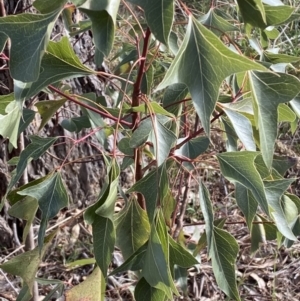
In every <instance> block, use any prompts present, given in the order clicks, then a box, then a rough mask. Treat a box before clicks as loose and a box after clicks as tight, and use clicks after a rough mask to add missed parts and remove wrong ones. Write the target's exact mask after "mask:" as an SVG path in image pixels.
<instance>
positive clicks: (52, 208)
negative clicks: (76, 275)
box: [18, 154, 68, 249]
mask: <svg viewBox="0 0 300 301" xmlns="http://www.w3.org/2000/svg"><path fill="white" fill-rule="evenodd" d="M21 156H22V154H21ZM18 194H20V195H28V196H31V197H33V198H35V199H37V200H38V202H39V208H40V209H41V212H42V217H41V225H40V229H39V234H38V244H39V248H40V249H41V248H42V245H43V240H44V236H45V233H46V228H47V223H48V221H49V219H51V218H53V217H55V216H56V215H57V213H58V212H59V210H60V209H62V208H64V207H66V206H68V194H67V191H66V188H65V186H64V184H63V181H62V179H61V175H60V173H59V172H56V173H54V174H52V175H51V176H50V177H48V178H46V179H45V180H44V181H43V182H41V183H39V184H37V185H34V186H31V187H28V188H26V189H24V190H21V191H19V192H18Z"/></svg>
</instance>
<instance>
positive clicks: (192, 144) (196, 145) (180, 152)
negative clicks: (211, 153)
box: [175, 137, 209, 160]
mask: <svg viewBox="0 0 300 301" xmlns="http://www.w3.org/2000/svg"><path fill="white" fill-rule="evenodd" d="M184 139H185V138H182V140H184ZM180 142H181V139H178V143H180ZM208 146H209V139H208V138H207V137H196V138H193V139H191V140H189V141H188V142H187V143H185V144H184V145H182V146H181V147H180V148H179V149H177V150H176V151H175V155H176V156H181V157H183V158H188V159H191V160H193V159H196V158H197V157H198V156H200V155H201V154H202V153H204V152H205V151H206V150H207V148H208Z"/></svg>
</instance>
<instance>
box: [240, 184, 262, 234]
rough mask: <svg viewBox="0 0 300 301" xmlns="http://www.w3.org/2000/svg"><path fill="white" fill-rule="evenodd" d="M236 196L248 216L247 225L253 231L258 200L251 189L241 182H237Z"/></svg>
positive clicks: (246, 216)
mask: <svg viewBox="0 0 300 301" xmlns="http://www.w3.org/2000/svg"><path fill="white" fill-rule="evenodd" d="M235 198H236V202H237V205H238V206H239V208H240V209H241V210H242V212H243V214H244V216H245V218H246V222H247V226H248V228H249V230H250V231H251V228H252V226H253V223H252V222H253V219H254V217H255V214H256V211H257V207H258V204H257V201H256V199H255V198H254V197H253V195H252V193H251V191H250V190H249V189H247V188H246V187H245V186H243V185H241V184H239V183H236V184H235Z"/></svg>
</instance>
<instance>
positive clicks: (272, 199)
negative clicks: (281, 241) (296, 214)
mask: <svg viewBox="0 0 300 301" xmlns="http://www.w3.org/2000/svg"><path fill="white" fill-rule="evenodd" d="M293 182H294V179H280V180H274V181H264V184H265V191H266V195H267V199H268V203H269V205H270V207H271V209H270V213H271V216H272V217H273V218H274V221H275V223H276V226H277V228H278V230H279V231H280V233H282V234H283V235H284V236H285V237H286V238H288V239H290V240H293V241H295V240H297V238H296V237H295V235H294V234H293V232H292V230H291V228H290V226H289V224H288V221H287V218H286V216H285V213H284V210H283V204H282V201H281V197H282V195H283V193H284V192H285V191H286V190H287V188H288V187H289V186H290V184H291V183H293Z"/></svg>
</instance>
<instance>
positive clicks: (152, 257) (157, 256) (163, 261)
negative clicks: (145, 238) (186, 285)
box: [142, 210, 177, 298]
mask: <svg viewBox="0 0 300 301" xmlns="http://www.w3.org/2000/svg"><path fill="white" fill-rule="evenodd" d="M142 276H143V277H144V278H145V279H146V281H147V282H148V283H149V284H150V285H151V286H153V287H156V288H157V289H161V290H162V291H164V292H165V294H166V295H167V296H168V297H169V298H171V297H172V291H173V292H174V293H177V290H176V288H175V286H174V283H173V280H172V277H171V273H170V267H169V239H168V233H167V229H166V224H165V223H164V220H163V215H162V212H161V211H160V210H158V211H157V215H156V218H155V219H154V221H153V223H152V226H151V234H150V238H149V242H148V248H147V251H146V254H145V262H144V266H143V269H142Z"/></svg>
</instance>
